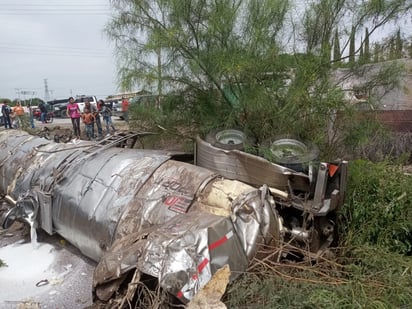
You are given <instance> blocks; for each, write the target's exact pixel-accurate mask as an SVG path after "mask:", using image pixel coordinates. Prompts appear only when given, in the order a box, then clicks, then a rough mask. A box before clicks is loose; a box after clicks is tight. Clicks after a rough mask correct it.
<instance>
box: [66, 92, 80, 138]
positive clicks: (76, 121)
mask: <svg viewBox="0 0 412 309" xmlns="http://www.w3.org/2000/svg"><path fill="white" fill-rule="evenodd" d="M66 115H67V117H70V119H71V120H72V125H73V131H74V135H75V136H76V137H77V139H80V108H79V105H78V104H77V103H76V102H75V101H74V98H73V97H70V98H69V104H67V109H66Z"/></svg>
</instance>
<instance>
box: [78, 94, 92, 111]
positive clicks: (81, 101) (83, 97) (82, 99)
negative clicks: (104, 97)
mask: <svg viewBox="0 0 412 309" xmlns="http://www.w3.org/2000/svg"><path fill="white" fill-rule="evenodd" d="M87 100H88V101H89V102H90V104H91V105H94V106H95V107H96V108H97V99H96V97H95V96H94V95H93V96H87V95H81V96H76V97H75V102H76V103H77V105H79V109H80V112H81V113H83V111H84V104H85V103H84V102H86V101H87Z"/></svg>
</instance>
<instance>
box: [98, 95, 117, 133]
mask: <svg viewBox="0 0 412 309" xmlns="http://www.w3.org/2000/svg"><path fill="white" fill-rule="evenodd" d="M100 101H101V104H102V115H103V121H104V122H105V123H106V134H107V135H110V128H112V130H113V133H114V132H115V131H116V129H115V127H114V125H113V122H112V110H111V109H110V107H109V104H105V103H104V101H103V100H100Z"/></svg>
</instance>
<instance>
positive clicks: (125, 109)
mask: <svg viewBox="0 0 412 309" xmlns="http://www.w3.org/2000/svg"><path fill="white" fill-rule="evenodd" d="M122 112H123V119H124V121H126V122H127V124H129V101H128V100H127V99H126V97H123V98H122Z"/></svg>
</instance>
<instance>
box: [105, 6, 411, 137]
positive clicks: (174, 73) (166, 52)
mask: <svg viewBox="0 0 412 309" xmlns="http://www.w3.org/2000/svg"><path fill="white" fill-rule="evenodd" d="M111 3H112V6H113V9H114V17H113V19H112V21H111V22H110V23H109V24H108V25H107V28H106V32H107V34H108V35H109V37H110V38H111V39H113V40H114V41H115V42H116V46H118V61H119V73H120V84H121V85H122V86H123V87H126V88H131V87H134V86H135V85H143V84H145V85H146V86H150V87H152V88H153V89H154V91H155V92H156V91H157V92H158V93H162V92H165V93H167V92H170V91H171V90H172V89H173V93H174V97H176V96H178V97H180V99H179V100H173V102H174V103H173V104H175V105H174V106H175V108H174V110H177V111H179V112H178V113H177V114H176V115H174V117H176V118H173V117H171V115H168V117H165V118H164V119H163V121H167V120H170V119H173V120H174V123H177V122H176V121H175V120H176V119H178V120H179V121H186V124H190V125H191V126H192V127H202V128H203V129H204V130H207V129H208V128H210V127H215V126H233V125H236V126H242V127H244V128H245V129H246V130H249V131H250V132H252V133H253V134H254V135H255V136H256V137H257V138H258V140H259V141H262V142H263V141H265V140H267V139H270V138H271V137H272V136H273V134H279V133H282V132H288V133H290V132H292V133H296V134H298V135H303V136H305V135H306V136H308V137H313V136H321V135H322V134H325V127H327V125H326V122H327V121H328V120H327V119H329V118H328V117H329V115H330V113H332V112H333V111H334V110H336V109H343V107H344V106H345V104H347V103H346V102H345V101H344V99H343V93H342V92H341V91H340V90H339V89H340V88H339V86H338V82H336V81H331V79H330V73H331V69H332V67H331V61H332V60H333V61H337V60H338V59H336V58H335V57H333V59H331V46H334V47H336V46H337V45H336V42H338V41H340V42H342V43H343V45H342V46H343V48H342V51H346V52H342V51H341V53H340V54H341V60H343V59H347V58H349V60H350V62H352V63H353V64H354V65H355V61H354V60H355V59H354V56H355V54H356V53H359V51H360V48H361V47H359V48H358V49H357V50H356V47H355V35H356V34H357V32H358V31H360V30H361V29H362V30H363V29H365V25H368V36H365V38H364V40H369V35H371V34H372V33H373V32H375V31H376V30H377V29H379V28H380V27H382V26H383V25H385V24H387V23H388V22H397V21H398V20H399V16H401V15H402V14H406V13H408V12H410V9H411V4H410V1H409V0H404V1H401V0H389V1H384V0H379V1H375V0H370V1H360V0H359V1H357V0H355V1H343V0H317V1H311V2H310V3H308V4H307V5H306V6H305V10H304V13H303V14H302V15H301V16H299V17H298V20H303V23H302V25H301V26H300V23H297V22H296V21H293V20H292V21H289V20H288V19H287V17H288V16H289V15H288V13H289V12H291V9H292V8H293V7H292V4H293V1H288V0H214V1H212V0H151V1H149V0H140V1H132V0H116V1H114V0H113V1H111ZM348 21H349V22H348ZM348 25H350V26H349V27H348ZM291 29H292V32H291V31H290V30H291ZM337 29H340V31H339V32H340V33H341V34H342V35H341V36H340V38H339V40H338V41H336V40H335V44H334V42H333V40H334V38H335V37H336V33H337ZM334 33H335V35H333V34H334ZM287 34H291V35H290V36H288V35H287ZM366 44H368V45H369V43H366V42H365V41H364V42H361V44H360V45H359V46H363V45H366ZM302 47H304V48H302ZM348 47H349V52H348V51H347V49H348ZM340 49H341V48H340ZM336 54H337V53H336ZM354 69H356V68H355V67H354ZM156 88H157V89H156ZM177 102H180V103H177ZM176 104H177V105H176ZM185 116H186V117H185Z"/></svg>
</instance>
